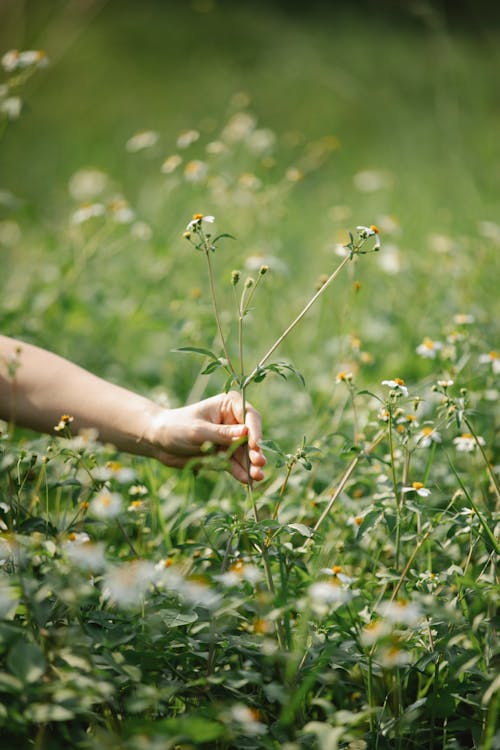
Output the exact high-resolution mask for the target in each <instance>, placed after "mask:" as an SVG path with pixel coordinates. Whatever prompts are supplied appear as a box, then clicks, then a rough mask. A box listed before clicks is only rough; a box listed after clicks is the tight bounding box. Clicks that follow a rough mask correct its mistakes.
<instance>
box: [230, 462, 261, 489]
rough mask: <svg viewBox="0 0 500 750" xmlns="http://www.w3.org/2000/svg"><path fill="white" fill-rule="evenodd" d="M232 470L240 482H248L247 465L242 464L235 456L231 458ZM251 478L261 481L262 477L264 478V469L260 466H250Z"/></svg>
mask: <svg viewBox="0 0 500 750" xmlns="http://www.w3.org/2000/svg"><path fill="white" fill-rule="evenodd" d="M230 471H231V474H232V475H233V477H235V478H236V479H237V480H238V481H239V482H242V483H243V484H248V471H247V469H246V467H244V466H242V465H241V464H240V462H239V461H237V460H236V459H235V458H234V456H233V457H232V458H231V462H230ZM250 478H251V479H253V480H254V481H256V482H260V480H261V479H264V473H263V471H262V469H259V467H258V466H250Z"/></svg>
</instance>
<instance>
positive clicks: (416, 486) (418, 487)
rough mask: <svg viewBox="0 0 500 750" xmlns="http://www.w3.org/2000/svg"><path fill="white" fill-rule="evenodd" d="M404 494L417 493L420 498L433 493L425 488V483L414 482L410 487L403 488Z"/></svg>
mask: <svg viewBox="0 0 500 750" xmlns="http://www.w3.org/2000/svg"><path fill="white" fill-rule="evenodd" d="M403 492H416V493H417V495H419V496H420V497H427V496H428V495H430V494H431V491H430V490H428V489H427V487H424V484H423V482H413V483H412V484H411V485H410V486H409V487H403Z"/></svg>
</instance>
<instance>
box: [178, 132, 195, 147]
mask: <svg viewBox="0 0 500 750" xmlns="http://www.w3.org/2000/svg"><path fill="white" fill-rule="evenodd" d="M199 137H200V134H199V132H198V131H197V130H194V129H192V130H183V132H182V133H180V135H179V136H178V138H177V148H188V146H191V144H192V143H196V141H197V140H198V138H199Z"/></svg>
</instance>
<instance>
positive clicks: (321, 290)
mask: <svg viewBox="0 0 500 750" xmlns="http://www.w3.org/2000/svg"><path fill="white" fill-rule="evenodd" d="M350 260H351V255H346V257H345V258H344V259H343V261H342V262H341V263H340V264H339V265H338V266H337V268H336V269H335V271H333V273H331V274H330V276H329V277H328V279H327V280H326V281H325V283H324V284H323V286H321V287H320V288H319V289H318V291H317V292H316V294H314V295H313V296H312V297H311V299H310V300H309V302H308V303H307V304H306V305H305V307H303V308H302V310H301V311H300V313H299V314H298V315H297V317H296V318H294V320H292V322H291V323H290V325H289V326H288V327H287V328H286V329H285V330H284V331H283V333H282V334H281V336H280V337H279V338H277V339H276V341H275V342H274V344H273V345H272V346H271V348H270V349H269V350H268V351H267V352H266V353H265V354H264V356H263V357H262V359H261V360H260V362H259V363H258V364H257V365H256V366H255V367H254V369H253V370H252V372H251V373H250V375H247V377H246V378H245V381H244V385H248V383H250V382H251V381H252V380H253V379H254V377H255V376H256V375H257V373H258V372H259V370H260V369H261V367H263V366H264V365H265V363H266V362H267V360H268V359H269V357H270V356H271V355H272V354H274V352H275V351H276V349H277V348H278V347H279V346H280V345H281V344H282V343H283V341H284V340H285V339H286V337H287V336H288V335H289V334H290V333H291V332H292V331H293V329H294V328H295V327H296V325H297V324H298V323H300V321H301V320H302V318H303V317H304V316H305V315H306V314H307V313H308V312H309V310H310V309H311V307H312V306H313V305H314V303H315V302H316V300H317V299H319V297H320V296H321V295H322V294H324V292H325V291H326V290H327V288H328V287H329V286H330V284H331V283H332V281H333V280H334V279H335V278H336V276H337V275H338V274H339V273H340V271H341V269H342V268H343V267H344V266H345V265H346V264H347V263H348V261H350Z"/></svg>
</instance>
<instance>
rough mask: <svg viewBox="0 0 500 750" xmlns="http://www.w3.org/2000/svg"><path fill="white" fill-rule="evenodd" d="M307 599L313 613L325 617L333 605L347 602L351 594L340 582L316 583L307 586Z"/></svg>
mask: <svg viewBox="0 0 500 750" xmlns="http://www.w3.org/2000/svg"><path fill="white" fill-rule="evenodd" d="M308 598H309V602H310V604H311V608H312V609H313V611H314V612H316V613H317V614H319V615H326V614H327V613H328V612H329V611H330V609H331V608H332V606H333V605H335V604H342V603H343V602H347V601H348V600H349V599H350V598H351V594H350V592H349V591H347V590H346V589H345V588H343V586H342V585H341V584H340V581H336V580H331V581H317V582H316V583H313V584H311V586H309V590H308Z"/></svg>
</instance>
